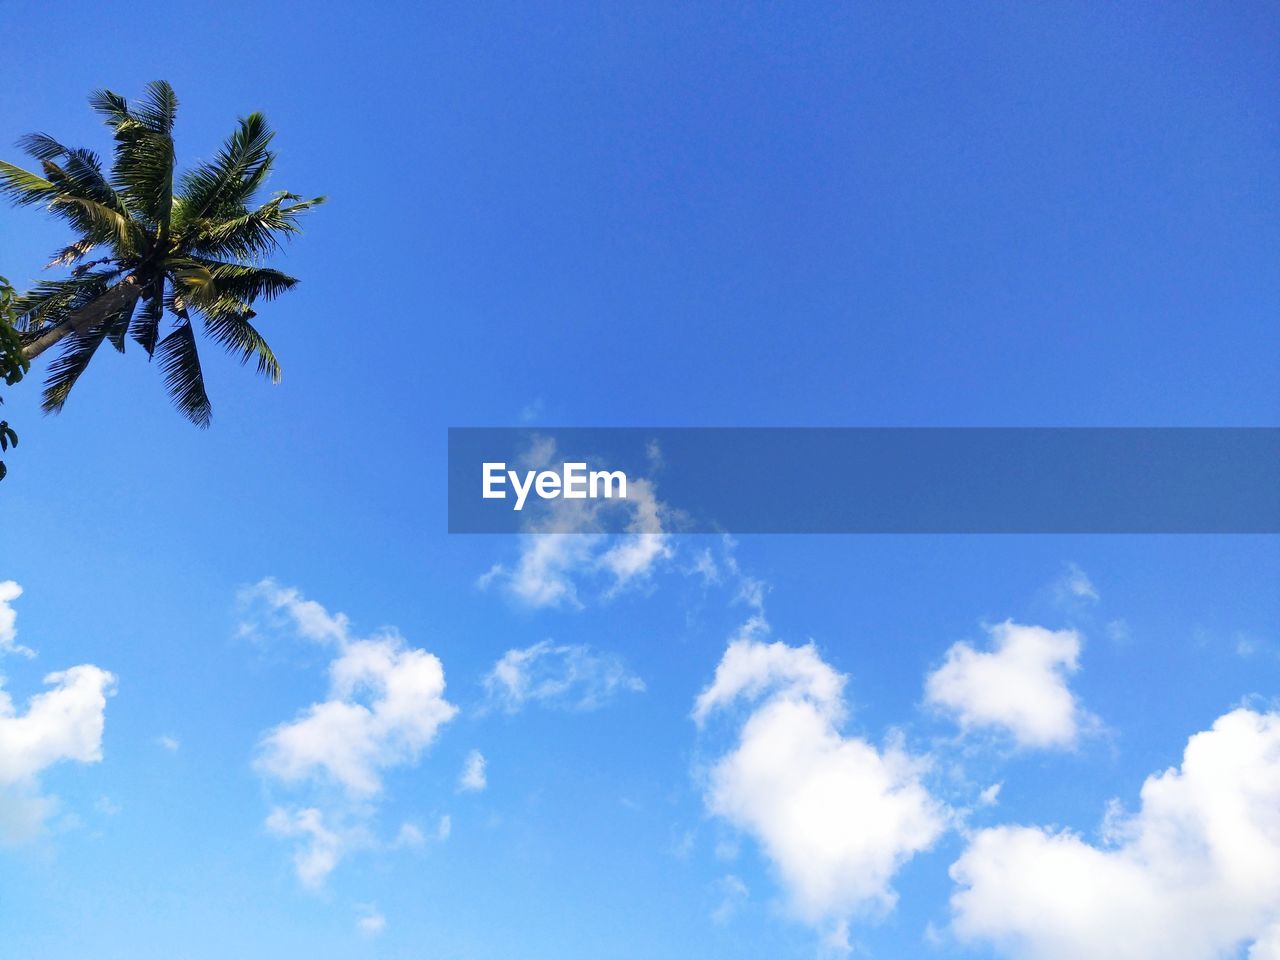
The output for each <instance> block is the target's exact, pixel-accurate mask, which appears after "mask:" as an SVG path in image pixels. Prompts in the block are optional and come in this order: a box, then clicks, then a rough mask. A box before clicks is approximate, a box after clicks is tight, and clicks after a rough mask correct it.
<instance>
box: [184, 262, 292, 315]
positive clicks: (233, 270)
mask: <svg viewBox="0 0 1280 960" xmlns="http://www.w3.org/2000/svg"><path fill="white" fill-rule="evenodd" d="M191 262H192V263H196V264H199V265H200V266H202V267H204V268H205V269H206V270H208V271H209V274H210V276H211V277H212V278H213V288H214V290H215V291H216V293H217V294H218V296H226V297H232V298H234V299H235V300H238V301H240V302H242V303H248V304H252V303H255V302H256V301H258V300H260V299H261V300H266V301H271V300H274V299H275V298H276V297H278V296H280V294H282V293H284V292H285V291H286V290H292V289H293V288H294V287H296V286H297V285H298V280H297V278H296V277H291V276H289V275H288V274H287V273H282V272H280V271H279V270H273V269H271V268H270V267H260V266H257V265H251V264H243V263H228V262H227V261H225V260H213V259H210V258H208V257H192V258H191Z"/></svg>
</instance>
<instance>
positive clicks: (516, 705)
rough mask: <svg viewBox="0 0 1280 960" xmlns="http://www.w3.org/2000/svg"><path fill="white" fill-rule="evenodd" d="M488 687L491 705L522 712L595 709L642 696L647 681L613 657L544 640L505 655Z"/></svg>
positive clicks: (488, 679) (490, 675) (491, 673)
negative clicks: (534, 707) (629, 695)
mask: <svg viewBox="0 0 1280 960" xmlns="http://www.w3.org/2000/svg"><path fill="white" fill-rule="evenodd" d="M484 686H485V693H486V695H487V698H488V701H489V703H490V704H491V705H492V706H495V707H498V708H499V709H502V710H505V711H506V712H508V713H517V712H519V711H520V710H522V709H524V707H525V706H527V705H529V704H539V705H542V706H552V707H561V708H566V709H570V710H594V709H596V708H597V707H601V706H604V704H606V703H608V702H609V701H610V700H611V699H613V698H614V697H615V696H616V695H617V694H619V693H623V692H628V691H630V692H635V693H638V692H642V691H643V690H644V681H643V680H641V679H640V678H639V677H637V676H636V675H635V674H633V673H631V672H630V671H629V670H628V669H627V667H626V665H625V664H624V663H623V662H622V660H621V659H620V658H618V657H616V656H614V655H613V654H608V653H601V652H598V651H595V650H593V649H591V647H588V646H586V645H583V644H572V645H565V644H555V643H552V642H551V641H550V640H543V641H542V642H540V643H535V644H534V645H533V646H530V647H524V648H521V649H515V650H508V651H507V652H506V653H504V654H503V655H502V657H501V658H500V659H499V660H498V662H497V663H495V664H494V665H493V669H492V670H490V671H489V673H488V674H487V675H486V676H485V678H484Z"/></svg>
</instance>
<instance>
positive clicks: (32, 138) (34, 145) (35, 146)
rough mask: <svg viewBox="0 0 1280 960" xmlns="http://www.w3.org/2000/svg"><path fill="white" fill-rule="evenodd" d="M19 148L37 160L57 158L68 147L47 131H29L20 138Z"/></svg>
mask: <svg viewBox="0 0 1280 960" xmlns="http://www.w3.org/2000/svg"><path fill="white" fill-rule="evenodd" d="M18 148H19V149H20V150H22V152H23V153H25V154H26V155H27V156H29V157H34V158H35V159H36V160H56V159H58V157H60V156H62V155H63V154H65V153H66V152H67V148H66V147H64V146H63V145H62V144H61V143H59V142H58V141H57V140H55V139H54V138H53V137H51V136H49V135H48V134H47V133H28V134H27V135H26V136H25V137H19V138H18Z"/></svg>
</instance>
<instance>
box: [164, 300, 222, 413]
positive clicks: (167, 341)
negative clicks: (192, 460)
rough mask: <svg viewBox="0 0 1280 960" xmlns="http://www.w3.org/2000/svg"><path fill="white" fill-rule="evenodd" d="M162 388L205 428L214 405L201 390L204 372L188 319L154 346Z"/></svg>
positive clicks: (202, 389)
mask: <svg viewBox="0 0 1280 960" xmlns="http://www.w3.org/2000/svg"><path fill="white" fill-rule="evenodd" d="M156 352H157V353H158V354H159V355H160V369H161V370H162V371H163V373H164V385H165V389H166V390H168V391H169V397H170V398H171V399H172V400H173V402H174V404H175V405H176V406H177V408H178V410H179V411H180V412H181V413H182V415H183V416H185V417H186V418H187V419H188V420H190V421H191V422H192V423H194V424H195V425H196V426H197V427H201V428H204V427H207V426H209V422H210V420H211V419H212V417H213V407H212V405H211V404H210V403H209V395H208V394H207V393H205V389H204V371H203V370H202V369H201V368H200V353H199V351H198V350H197V349H196V337H195V332H194V331H193V330H192V329H191V323H190V321H187V322H185V323H183V324H181V325H180V326H179V327H178V328H177V329H176V330H174V331H173V333H171V334H169V335H168V336H167V337H165V338H164V339H163V340H161V341H160V343H159V344H157V345H156Z"/></svg>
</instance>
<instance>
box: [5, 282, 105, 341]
mask: <svg viewBox="0 0 1280 960" xmlns="http://www.w3.org/2000/svg"><path fill="white" fill-rule="evenodd" d="M119 274H120V271H119V270H117V269H106V270H95V271H91V272H88V273H85V274H82V275H81V276H78V277H68V278H66V279H63V280H44V281H41V282H40V283H37V284H36V285H35V286H34V287H33V288H32V289H30V290H28V291H27V292H26V293H24V294H23V295H22V296H20V297H17V298H15V300H14V302H13V321H14V326H15V327H16V328H17V329H18V330H20V331H22V332H24V333H34V332H37V331H39V330H42V329H44V328H46V327H50V326H53V325H55V324H58V323H61V322H62V321H63V320H64V319H66V317H67V315H68V314H70V313H71V312H72V311H75V310H78V309H80V308H81V307H83V306H86V305H88V304H89V303H91V302H92V301H93V300H95V299H97V298H98V297H100V296H101V295H102V294H103V293H105V292H106V291H107V288H108V287H110V286H111V283H112V281H114V280H115V279H116V278H117V277H118V276H119Z"/></svg>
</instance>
